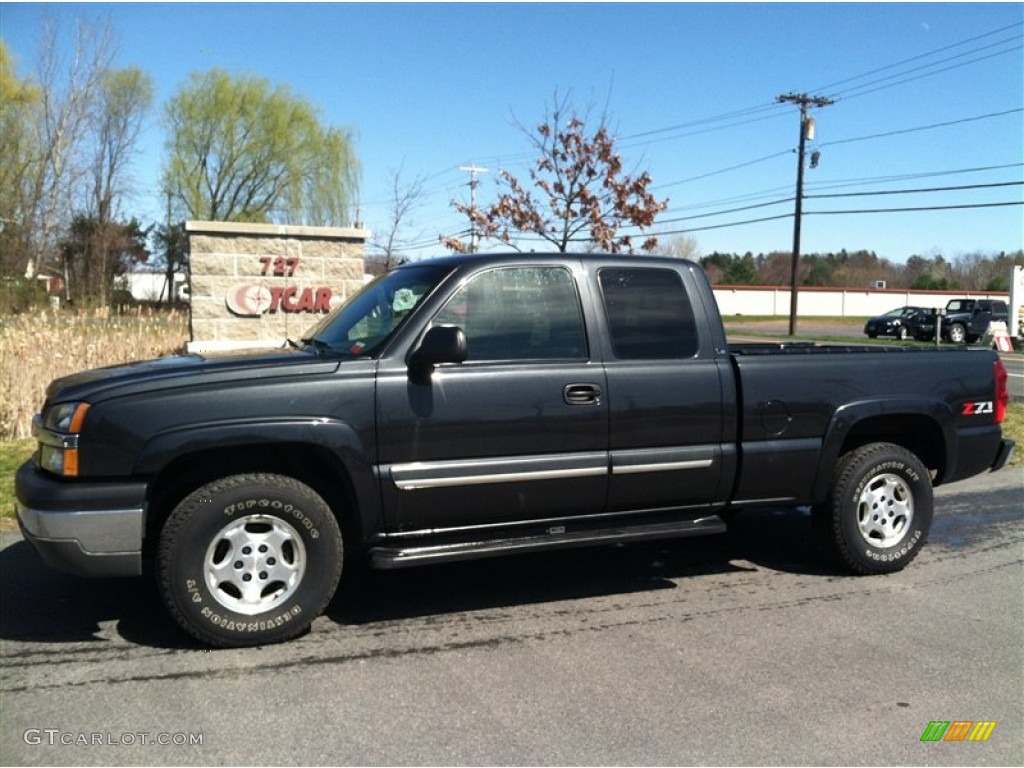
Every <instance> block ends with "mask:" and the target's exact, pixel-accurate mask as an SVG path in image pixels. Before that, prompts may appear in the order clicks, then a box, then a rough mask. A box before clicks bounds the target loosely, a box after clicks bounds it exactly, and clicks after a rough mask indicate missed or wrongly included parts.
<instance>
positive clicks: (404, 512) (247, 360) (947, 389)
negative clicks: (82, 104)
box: [17, 254, 1013, 646]
mask: <svg viewBox="0 0 1024 768" xmlns="http://www.w3.org/2000/svg"><path fill="white" fill-rule="evenodd" d="M1007 400H1008V395H1007V389H1006V372H1005V369H1004V368H1003V366H1002V363H1001V362H1000V360H999V358H998V357H997V356H996V354H995V353H993V352H992V351H991V350H980V349H948V350H927V349H925V350H922V349H902V348H887V347H864V346H838V347H825V346H816V345H811V344H804V345H801V344H794V345H791V344H779V345H771V344H763V345H756V344H752V345H740V346H733V347H731V348H730V347H729V346H728V345H727V344H726V338H725V332H724V331H723V328H722V322H721V318H720V317H719V313H718V309H717V307H716V305H715V300H714V296H713V294H712V292H711V289H710V286H709V285H708V282H707V280H706V279H705V277H704V274H703V272H702V271H701V269H700V268H699V267H698V266H696V265H694V264H692V263H690V262H686V261H680V260H671V259H650V258H639V257H613V256H590V255H588V256H579V255H567V254H557V255H543V256H541V255H534V254H529V255H526V254H522V255H504V256H473V257H459V258H442V259H437V260H428V261H420V262H416V263H412V264H409V265H406V266H403V267H400V268H399V269H396V270H395V271H393V272H391V273H390V274H388V275H385V276H384V277H382V278H379V279H378V280H376V281H375V282H373V283H371V284H369V285H368V286H366V288H365V289H364V290H363V291H362V292H361V293H359V294H357V295H356V296H354V297H353V298H352V299H351V300H350V301H349V302H348V303H347V304H345V305H344V306H343V307H341V308H340V309H339V310H338V311H336V312H335V313H334V314H332V315H330V316H328V317H326V318H325V319H324V321H323V322H322V323H321V324H320V325H318V326H317V327H316V328H314V329H312V330H311V331H310V332H309V333H308V335H307V336H306V338H304V339H302V340H301V341H296V342H293V343H292V345H291V347H290V348H288V349H281V350H274V351H267V352H264V353H261V354H246V355H228V356H199V355H184V356H179V357H170V358H166V359H161V360H154V361H149V362H142V363H137V364H133V365H125V366H119V367H113V368H104V369H99V370H93V371H86V372H84V373H79V374H77V375H74V376H69V377H66V378H63V379H59V380H57V381H54V382H53V383H52V384H50V387H49V389H48V390H47V398H46V402H45V403H44V405H43V409H42V413H41V414H40V415H39V416H37V417H36V420H35V425H34V429H35V435H36V437H37V439H38V441H39V448H38V451H37V452H36V453H35V455H34V457H33V459H32V460H31V461H30V462H28V463H26V464H25V465H24V466H23V467H21V469H20V470H19V472H18V475H17V497H18V517H19V520H20V523H21V526H22V529H23V531H24V534H25V537H26V538H27V539H28V540H29V541H31V542H32V543H33V544H34V545H35V547H36V549H38V551H39V552H40V553H41V555H42V556H43V558H44V559H45V560H46V561H47V562H49V563H50V564H52V565H54V566H56V567H60V568H63V569H66V570H71V571H73V572H76V573H80V574H86V575H108V576H114V575H118V576H120V575H127V574H140V573H142V572H143V570H144V563H152V564H153V566H154V569H155V572H156V578H157V580H158V583H159V586H160V589H161V591H162V594H163V596H164V599H165V600H166V603H167V606H168V608H169V610H170V612H171V613H172V614H173V615H174V617H175V618H176V619H177V620H178V622H180V624H181V625H182V626H183V627H184V628H185V629H186V630H188V631H189V632H190V633H192V634H193V635H195V636H196V637H198V638H199V639H201V640H202V641H203V642H205V643H209V644H213V645H217V646H243V645H256V644H261V643H269V642H276V641H280V640H284V639H287V638H290V637H293V636H295V635H297V634H299V633H300V632H302V631H303V630H304V629H306V628H307V627H308V626H309V624H310V623H311V622H312V620H313V619H314V618H315V617H316V616H317V615H318V614H319V613H320V612H321V611H322V610H323V609H324V607H325V606H326V604H327V602H328V601H329V600H330V599H331V596H332V595H333V594H334V591H335V589H336V587H337V585H338V583H339V579H340V578H341V577H342V574H343V571H344V570H345V569H347V568H348V567H349V566H350V565H352V564H354V563H358V562H359V561H363V562H368V563H370V564H371V565H372V566H374V567H377V568H399V567H404V566H411V565H417V564H421V563H436V562H442V561H450V560H458V559H464V558H474V557H486V556H492V555H501V554H506V553H515V552H523V551H532V550H541V549H548V548H558V547H569V546H577V545H585V544H596V543H607V542H623V541H634V540H642V539H655V538H665V537H673V536H690V535H697V534H708V533H717V532H721V531H723V530H724V529H725V521H726V520H727V519H728V517H729V516H730V515H731V514H732V513H734V512H735V511H736V510H739V509H741V508H744V507H766V506H778V505H796V506H799V505H809V506H812V507H813V508H814V516H813V521H814V528H815V530H816V531H817V534H818V536H819V538H820V539H821V541H822V542H823V544H824V545H825V546H826V547H827V548H828V549H830V550H831V551H832V553H833V554H834V555H835V556H836V557H837V558H838V560H839V561H840V562H842V563H843V564H845V566H846V567H848V568H849V569H851V570H852V571H854V572H856V573H861V574H873V573H886V572H890V571H894V570H898V569H900V568H902V567H903V566H904V565H906V564H907V563H908V562H909V561H910V560H911V559H913V557H914V556H915V555H916V554H917V552H918V551H919V550H920V548H921V547H922V545H923V544H924V542H925V539H926V537H927V535H928V530H929V525H930V523H931V518H932V486H933V485H938V484H940V483H948V482H952V481H955V480H959V479H961V478H965V477H969V476H971V475H975V474H977V473H980V472H985V471H988V470H991V469H999V468H1000V467H1002V466H1003V465H1004V464H1005V463H1006V461H1007V459H1008V457H1009V455H1010V453H1011V451H1012V449H1013V443H1012V442H1011V441H1008V440H1004V439H1003V438H1002V435H1001V430H1000V426H999V425H1000V422H1001V421H1002V419H1003V415H1004V413H1005V407H1006V402H1007ZM343 563H345V568H343Z"/></svg>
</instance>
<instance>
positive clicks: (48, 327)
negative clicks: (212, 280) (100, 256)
mask: <svg viewBox="0 0 1024 768" xmlns="http://www.w3.org/2000/svg"><path fill="white" fill-rule="evenodd" d="M187 339H188V316H187V315H186V314H185V313H184V312H152V311H149V310H135V311H132V312H130V313H128V314H121V315H118V314H114V313H112V312H110V311H109V310H95V311H91V312H79V313H71V312H51V311H47V310H40V311H37V312H32V313H26V314H22V315H15V316H8V317H0V440H13V439H17V438H23V437H28V436H29V435H30V434H31V420H32V415H33V414H35V413H38V411H39V408H40V406H42V404H43V398H44V396H45V392H46V386H47V384H49V383H50V381H51V380H52V379H55V378H58V377H60V376H66V375H67V374H69V373H77V372H78V371H83V370H86V369H88V368H99V367H101V366H105V365H118V364H121V363H127V362H133V361H136V360H146V359H149V358H153V357H161V356H162V355H167V354H171V353H173V352H176V351H179V350H180V349H181V348H182V347H183V345H184V343H185V341H186V340H187Z"/></svg>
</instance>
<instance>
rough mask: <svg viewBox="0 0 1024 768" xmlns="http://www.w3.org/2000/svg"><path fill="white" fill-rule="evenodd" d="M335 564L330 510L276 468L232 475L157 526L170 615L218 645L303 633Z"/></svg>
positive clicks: (329, 590)
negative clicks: (273, 472) (272, 472)
mask: <svg viewBox="0 0 1024 768" xmlns="http://www.w3.org/2000/svg"><path fill="white" fill-rule="evenodd" d="M341 567H342V540H341V532H340V530H339V528H338V523H337V521H336V520H335V518H334V515H333V514H332V513H331V510H330V507H328V505H327V503H326V502H325V501H324V500H323V499H322V498H321V497H320V496H319V495H318V494H317V493H316V492H315V491H313V489H311V488H310V487H309V486H307V485H305V484H303V483H300V482H299V481H297V480H295V479H294V478H290V477H285V476H283V475H274V474H243V475H232V476H230V477H226V478H223V479H220V480H216V481H214V482H212V483H209V484H207V485H204V486H203V487H202V488H199V489H198V490H196V491H195V492H193V493H191V494H190V495H188V496H187V497H185V499H183V500H182V501H181V503H180V504H178V506H177V507H175V509H174V511H173V512H172V513H171V515H170V517H168V519H167V522H166V523H165V524H164V527H163V531H162V533H161V536H160V544H159V556H158V559H157V574H158V578H159V585H160V589H161V592H162V593H163V597H164V601H165V602H166V604H167V607H168V609H169V610H170V612H171V615H173V616H174V618H175V619H176V620H177V621H178V623H179V624H181V626H182V627H184V628H185V630H186V631H188V632H189V633H190V634H192V635H194V636H195V637H197V638H199V639H200V640H201V641H203V642H204V643H209V644H210V645H213V646H217V647H222V648H230V647H242V646H251V645H264V644H268V643H276V642H281V641H282V640H287V639H289V638H292V637H295V636H296V635H298V634H300V633H301V632H303V631H305V630H306V629H307V628H308V627H309V625H310V624H311V623H312V622H313V619H315V618H316V617H317V616H319V615H320V613H321V612H323V610H324V608H325V607H326V606H327V603H328V602H329V601H330V599H331V596H332V595H333V594H334V590H335V588H336V587H337V585H338V581H339V579H340V578H341Z"/></svg>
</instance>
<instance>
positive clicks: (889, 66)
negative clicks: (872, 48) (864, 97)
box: [813, 22, 1024, 91]
mask: <svg viewBox="0 0 1024 768" xmlns="http://www.w3.org/2000/svg"><path fill="white" fill-rule="evenodd" d="M1022 26H1024V22H1016V23H1014V24H1008V25H1006V26H1005V27H1000V28H999V29H994V30H992V31H991V32H985V33H984V34H981V35H977V36H975V37H969V38H967V39H966V40H961V41H959V42H957V43H951V44H950V45H946V46H943V47H941V48H936V49H934V50H931V51H927V52H926V53H921V54H918V55H917V56H911V57H910V58H909V59H903V60H901V61H897V62H893V63H892V64H886V65H885V66H884V67H878V68H877V69H872V70H870V71H869V72H864V73H862V74H859V75H854V76H853V77H847V78H845V79H843V80H837V81H836V82H834V83H829V84H828V85H822V86H819V87H817V88H814V89H813V90H815V91H827V90H829V89H830V88H835V87H836V86H837V85H845V84H846V83H849V82H853V81H854V80H860V79H861V78H863V77H871V75H875V74H878V73H879V72H885V71H886V70H887V69H895V68H896V67H900V66H903V65H904V64H910V63H911V62H914V61H919V60H921V59H926V58H928V57H929V56H934V55H935V54H937V53H942V52H943V51H949V50H952V49H953V48H959V47H960V46H962V45H967V44H968V43H973V42H975V41H977V40H984V39H985V38H986V37H992V36H993V35H998V34H1000V33H1002V32H1006V31H1007V30H1010V29H1016V28H1018V27H1022ZM938 63H941V62H938Z"/></svg>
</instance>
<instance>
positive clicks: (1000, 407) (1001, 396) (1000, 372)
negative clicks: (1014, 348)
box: [995, 358, 1010, 424]
mask: <svg viewBox="0 0 1024 768" xmlns="http://www.w3.org/2000/svg"><path fill="white" fill-rule="evenodd" d="M995 374H996V398H995V400H996V424H1002V423H1003V419H1005V418H1006V406H1007V404H1009V402H1010V390H1009V388H1008V387H1007V386H1006V379H1007V377H1006V366H1005V365H1003V361H1002V360H1000V359H999V358H996V362H995Z"/></svg>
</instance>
